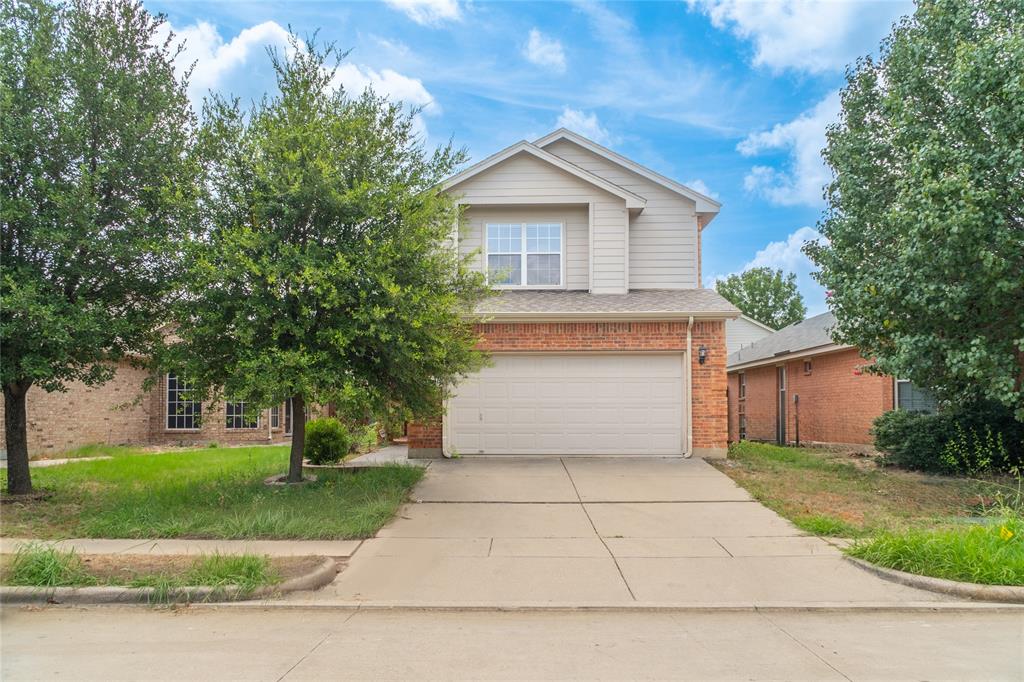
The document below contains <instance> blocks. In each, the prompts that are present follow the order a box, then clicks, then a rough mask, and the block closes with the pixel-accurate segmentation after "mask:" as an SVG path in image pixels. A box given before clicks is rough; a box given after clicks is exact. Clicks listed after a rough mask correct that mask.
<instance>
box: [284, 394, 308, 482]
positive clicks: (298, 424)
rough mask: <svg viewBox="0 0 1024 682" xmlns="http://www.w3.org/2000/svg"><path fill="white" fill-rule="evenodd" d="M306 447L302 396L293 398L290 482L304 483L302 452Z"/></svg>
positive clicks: (304, 404) (304, 407)
mask: <svg viewBox="0 0 1024 682" xmlns="http://www.w3.org/2000/svg"><path fill="white" fill-rule="evenodd" d="M305 446H306V403H305V401H304V400H303V399H302V396H301V395H297V396H294V397H293V398H292V453H291V457H290V459H289V462H288V482H289V483H301V482H302V451H303V450H304V449H305Z"/></svg>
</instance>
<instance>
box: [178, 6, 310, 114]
mask: <svg viewBox="0 0 1024 682" xmlns="http://www.w3.org/2000/svg"><path fill="white" fill-rule="evenodd" d="M164 28H165V31H166V30H170V31H173V32H174V34H175V41H174V42H175V44H178V43H181V42H184V48H183V50H182V53H181V54H180V55H179V56H178V60H177V62H175V66H176V67H177V69H178V71H179V73H181V72H183V71H184V70H185V69H187V68H188V67H190V66H192V64H195V68H193V70H192V76H191V78H190V79H189V84H188V93H189V98H190V99H191V100H192V102H193V103H194V104H195V105H196V106H198V104H199V103H200V102H201V101H202V99H203V97H204V96H205V95H206V94H207V93H208V92H209V91H210V90H219V89H221V87H222V86H223V85H224V82H225V81H226V80H228V78H229V77H230V76H231V75H232V73H233V72H235V71H236V70H237V69H239V68H240V67H243V66H246V65H247V64H250V60H252V59H260V60H266V59H267V56H266V49H267V48H268V47H277V48H281V49H284V50H285V51H287V50H288V49H290V48H289V45H288V31H287V30H286V29H285V28H283V27H282V26H281V25H280V24H278V23H277V22H274V21H265V22H263V23H262V24H257V25H256V26H251V27H249V28H247V29H244V30H242V31H241V32H240V33H239V34H238V35H237V36H235V37H234V38H232V39H231V40H230V41H228V42H225V41H224V39H223V38H222V37H221V35H220V33H219V32H218V31H217V28H216V27H215V26H214V25H213V24H210V23H208V22H206V21H200V22H197V23H195V24H192V25H191V26H186V27H184V28H181V29H177V28H173V27H171V26H169V25H165V27H164ZM165 36H166V33H165V34H164V35H163V36H160V38H161V39H163V38H164V37H165Z"/></svg>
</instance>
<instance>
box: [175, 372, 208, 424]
mask: <svg viewBox="0 0 1024 682" xmlns="http://www.w3.org/2000/svg"><path fill="white" fill-rule="evenodd" d="M191 388H192V387H191V386H189V385H188V383H187V382H186V381H184V380H183V379H181V378H180V377H179V376H178V375H177V374H168V375H167V428H168V429H198V428H199V427H200V421H201V420H202V416H203V405H202V403H200V401H198V400H194V399H193V396H192V394H191Z"/></svg>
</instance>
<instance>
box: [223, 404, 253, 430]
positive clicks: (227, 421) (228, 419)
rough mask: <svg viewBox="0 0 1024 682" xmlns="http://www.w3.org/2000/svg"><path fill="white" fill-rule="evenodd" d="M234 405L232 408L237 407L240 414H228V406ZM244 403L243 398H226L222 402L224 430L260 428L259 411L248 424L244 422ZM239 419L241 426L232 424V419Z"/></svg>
mask: <svg viewBox="0 0 1024 682" xmlns="http://www.w3.org/2000/svg"><path fill="white" fill-rule="evenodd" d="M229 406H236V407H234V409H239V408H240V411H241V413H240V414H229V412H228V407H229ZM245 413H246V403H245V401H244V400H227V401H225V402H224V429H225V430H226V431H252V430H253V429H258V428H260V413H259V412H257V413H256V419H255V421H253V422H251V423H250V424H249V425H248V426H246V423H245ZM236 419H240V420H241V421H240V422H239V423H241V426H234V425H233V420H236Z"/></svg>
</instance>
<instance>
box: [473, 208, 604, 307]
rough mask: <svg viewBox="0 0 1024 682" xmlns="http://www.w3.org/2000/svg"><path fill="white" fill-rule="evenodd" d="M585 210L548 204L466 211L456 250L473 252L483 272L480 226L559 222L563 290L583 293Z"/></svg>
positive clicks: (585, 275) (586, 276)
mask: <svg viewBox="0 0 1024 682" xmlns="http://www.w3.org/2000/svg"><path fill="white" fill-rule="evenodd" d="M589 220H590V219H589V218H588V216H587V207H586V206H579V205H564V204H551V205H550V206H475V207H470V208H469V209H467V210H466V213H465V220H464V221H463V228H462V235H461V239H460V240H459V251H460V253H461V254H462V255H463V256H469V255H471V254H473V253H474V252H477V253H476V255H475V256H474V258H473V264H474V267H475V269H477V270H479V271H480V272H486V271H487V265H486V260H485V258H486V254H485V253H484V248H483V247H484V241H483V240H484V226H485V225H486V224H487V223H562V224H563V225H564V226H565V227H564V234H565V243H564V244H563V247H562V249H563V251H564V253H565V259H564V260H565V276H564V281H565V283H566V288H567V289H583V290H586V289H587V288H588V287H589V285H590V277H589V274H588V262H589V260H590V259H589V258H588V257H587V240H588V233H589V232H590V224H589Z"/></svg>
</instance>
